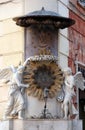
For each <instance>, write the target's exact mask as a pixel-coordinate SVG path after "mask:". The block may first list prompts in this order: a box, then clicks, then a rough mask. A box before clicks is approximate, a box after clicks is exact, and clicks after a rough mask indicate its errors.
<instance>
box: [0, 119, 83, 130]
mask: <svg viewBox="0 0 85 130" xmlns="http://www.w3.org/2000/svg"><path fill="white" fill-rule="evenodd" d="M0 130H82V120H68V121H67V120H47V119H40V120H37V119H29V120H18V119H16V120H14V119H13V120H7V121H0Z"/></svg>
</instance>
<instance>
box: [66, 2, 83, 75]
mask: <svg viewBox="0 0 85 130" xmlns="http://www.w3.org/2000/svg"><path fill="white" fill-rule="evenodd" d="M69 17H70V18H72V19H74V20H75V21H76V23H75V24H74V25H73V26H71V27H70V28H69V48H70V49H69V58H68V65H69V67H71V68H72V70H73V72H74V73H75V60H78V61H79V62H81V63H83V64H85V9H84V8H83V7H82V6H80V5H79V4H78V1H77V0H70V1H69Z"/></svg>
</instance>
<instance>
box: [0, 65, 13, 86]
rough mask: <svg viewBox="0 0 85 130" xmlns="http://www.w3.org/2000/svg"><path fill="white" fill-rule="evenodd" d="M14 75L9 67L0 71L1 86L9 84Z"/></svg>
mask: <svg viewBox="0 0 85 130" xmlns="http://www.w3.org/2000/svg"><path fill="white" fill-rule="evenodd" d="M12 75H13V71H12V69H11V67H7V68H4V69H1V70H0V86H3V85H4V84H7V83H8V82H9V81H10V80H11V78H12Z"/></svg>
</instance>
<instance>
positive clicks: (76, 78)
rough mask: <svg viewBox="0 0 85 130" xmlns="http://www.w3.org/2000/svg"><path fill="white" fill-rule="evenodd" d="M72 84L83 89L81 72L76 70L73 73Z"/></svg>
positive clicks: (84, 87)
mask: <svg viewBox="0 0 85 130" xmlns="http://www.w3.org/2000/svg"><path fill="white" fill-rule="evenodd" d="M74 84H75V86H76V87H77V88H80V89H81V90H84V89H85V86H84V78H83V76H82V73H81V72H77V73H76V74H75V75H74Z"/></svg>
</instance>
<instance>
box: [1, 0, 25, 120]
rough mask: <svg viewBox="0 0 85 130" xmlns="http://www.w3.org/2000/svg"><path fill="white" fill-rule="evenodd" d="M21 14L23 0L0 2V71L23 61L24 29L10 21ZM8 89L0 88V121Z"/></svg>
mask: <svg viewBox="0 0 85 130" xmlns="http://www.w3.org/2000/svg"><path fill="white" fill-rule="evenodd" d="M12 1H13V0H12ZM23 13H24V6H23V0H14V1H13V2H8V3H6V0H1V1H0V69H2V68H5V67H7V66H9V65H12V64H13V65H15V66H17V65H18V64H19V62H20V61H21V62H23V60H24V29H23V28H21V27H19V26H16V24H15V22H14V21H13V20H12V18H13V17H15V16H20V15H22V14H23ZM8 88H9V86H3V87H0V119H1V118H2V115H3V113H4V108H5V106H6V102H7V98H8Z"/></svg>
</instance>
